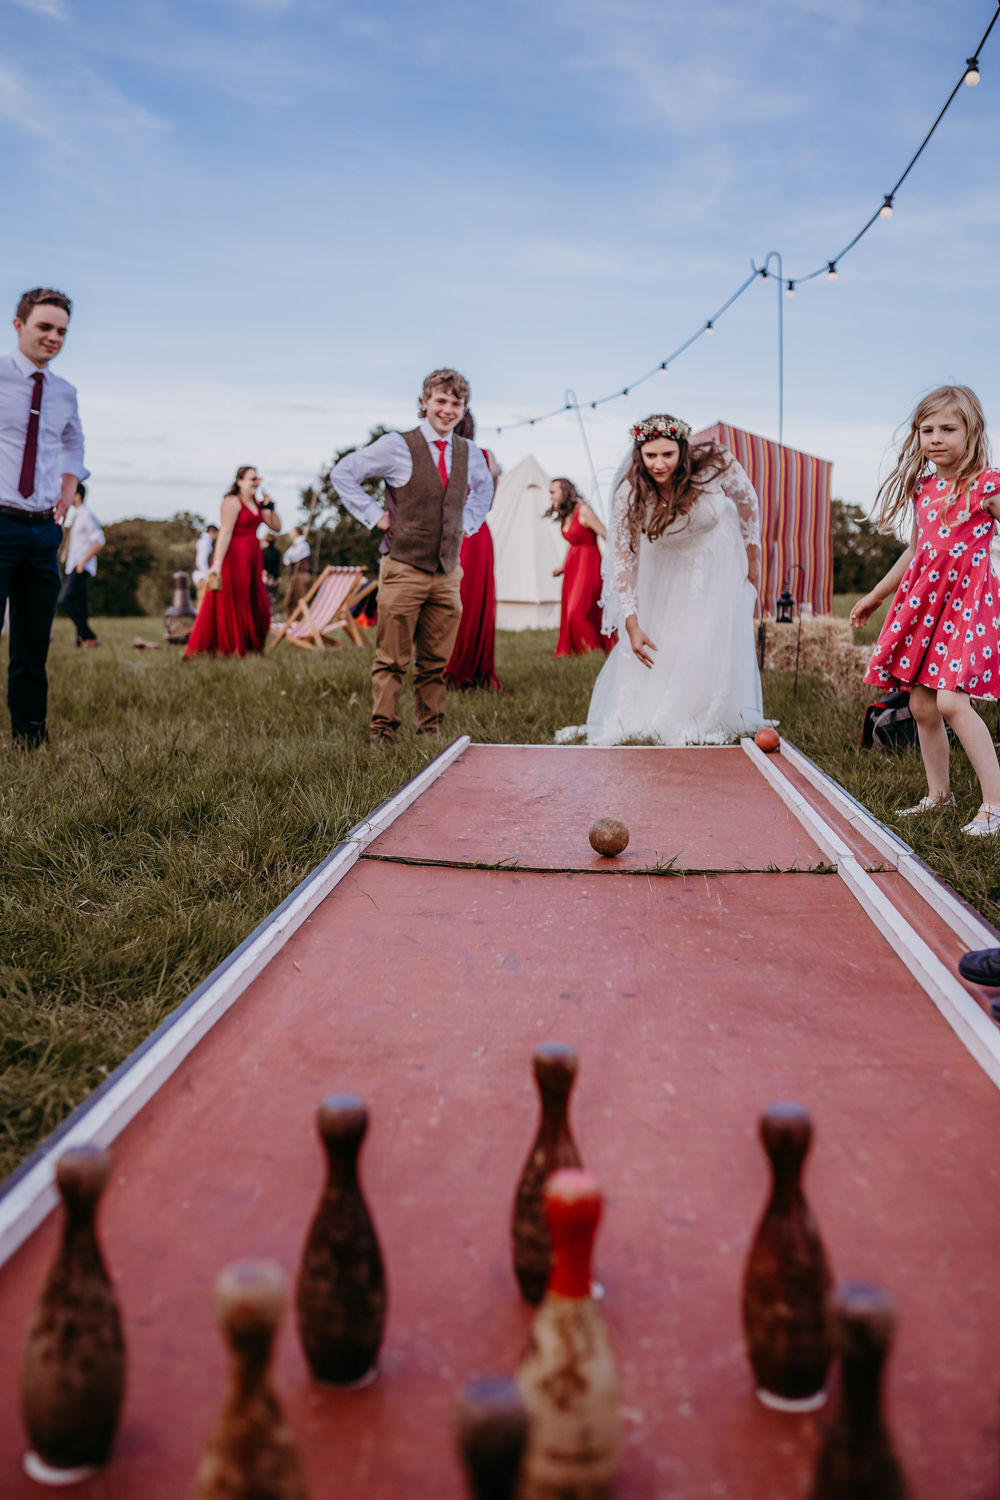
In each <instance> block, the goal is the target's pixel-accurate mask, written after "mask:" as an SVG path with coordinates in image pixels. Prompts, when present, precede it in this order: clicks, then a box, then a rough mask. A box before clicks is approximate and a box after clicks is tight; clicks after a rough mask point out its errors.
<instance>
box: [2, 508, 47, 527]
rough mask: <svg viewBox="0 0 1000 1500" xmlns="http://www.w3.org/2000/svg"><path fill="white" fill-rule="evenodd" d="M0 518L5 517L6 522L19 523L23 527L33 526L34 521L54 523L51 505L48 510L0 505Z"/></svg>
mask: <svg viewBox="0 0 1000 1500" xmlns="http://www.w3.org/2000/svg"><path fill="white" fill-rule="evenodd" d="M0 516H5V517H6V518H7V520H8V521H20V522H21V524H22V525H23V526H33V525H34V524H35V523H36V521H54V520H55V511H54V510H53V509H52V506H51V505H50V506H49V508H48V510H26V509H25V508H24V506H23V505H0Z"/></svg>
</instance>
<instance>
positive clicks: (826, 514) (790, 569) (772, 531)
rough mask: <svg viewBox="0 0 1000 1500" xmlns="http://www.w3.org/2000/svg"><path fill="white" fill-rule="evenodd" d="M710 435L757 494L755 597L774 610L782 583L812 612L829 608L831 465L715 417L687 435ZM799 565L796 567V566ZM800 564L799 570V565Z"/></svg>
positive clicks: (822, 612) (769, 610)
mask: <svg viewBox="0 0 1000 1500" xmlns="http://www.w3.org/2000/svg"><path fill="white" fill-rule="evenodd" d="M705 438H712V439H713V440H714V441H715V442H717V443H720V444H721V445H722V447H724V448H728V449H729V451H730V453H732V455H733V457H734V458H736V459H737V460H738V461H739V462H740V463H741V464H742V465H743V467H744V469H746V471H747V473H748V474H749V476H750V482H751V483H752V485H753V487H754V489H755V490H756V491H757V494H758V495H759V496H760V505H761V517H760V522H761V525H760V537H761V547H762V550H763V554H764V556H763V564H764V566H763V576H762V578H761V589H760V597H761V602H762V604H763V608H764V611H765V613H767V614H769V615H773V614H774V612H775V600H776V599H777V597H778V595H779V594H780V593H781V590H782V588H783V587H784V586H785V584H786V583H787V584H788V586H789V590H790V592H791V593H792V595H793V596H794V598H795V601H796V603H797V604H799V603H801V604H807V605H811V606H812V609H813V613H814V614H817V615H828V614H830V613H832V611H833V550H832V543H831V535H830V476H831V474H832V471H833V465H832V464H831V463H828V462H827V460H826V459H823V458H813V457H812V455H811V454H809V453H800V452H799V451H798V450H797V449H796V448H785V447H782V446H781V445H780V444H779V443H772V442H769V441H768V439H767V438H762V437H758V436H757V435H756V433H753V432H744V431H743V430H742V429H741V428H739V427H730V426H729V425H728V424H727V423H726V422H716V423H715V425H714V426H712V427H706V428H704V429H703V430H702V431H701V432H698V433H696V434H695V435H694V437H693V438H692V442H698V441H700V440H703V439H705ZM795 564H798V565H799V566H798V567H795ZM800 568H801V569H802V571H801V572H800V571H799V569H800Z"/></svg>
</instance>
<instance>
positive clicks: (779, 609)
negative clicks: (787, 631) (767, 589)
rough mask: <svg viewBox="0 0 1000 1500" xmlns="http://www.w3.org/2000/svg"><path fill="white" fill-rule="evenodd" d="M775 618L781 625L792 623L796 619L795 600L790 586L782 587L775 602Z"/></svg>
mask: <svg viewBox="0 0 1000 1500" xmlns="http://www.w3.org/2000/svg"><path fill="white" fill-rule="evenodd" d="M774 618H775V620H776V622H777V623H778V624H779V625H791V623H792V621H793V620H794V619H795V600H794V599H793V598H792V596H791V594H790V593H789V592H788V586H787V584H786V586H785V587H784V588H783V589H782V591H781V593H780V594H779V595H778V598H777V602H776V603H775V609H774Z"/></svg>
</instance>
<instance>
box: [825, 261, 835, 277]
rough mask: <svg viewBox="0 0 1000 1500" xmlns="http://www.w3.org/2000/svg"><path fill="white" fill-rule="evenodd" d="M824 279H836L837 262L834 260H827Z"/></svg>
mask: <svg viewBox="0 0 1000 1500" xmlns="http://www.w3.org/2000/svg"><path fill="white" fill-rule="evenodd" d="M826 279H827V281H836V279H837V262H836V261H835V260H830V261H827V264H826Z"/></svg>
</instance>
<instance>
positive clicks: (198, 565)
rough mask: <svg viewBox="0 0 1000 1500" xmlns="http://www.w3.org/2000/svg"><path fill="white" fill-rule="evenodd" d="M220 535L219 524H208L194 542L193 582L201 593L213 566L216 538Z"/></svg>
mask: <svg viewBox="0 0 1000 1500" xmlns="http://www.w3.org/2000/svg"><path fill="white" fill-rule="evenodd" d="M218 535H219V528H218V526H206V527H205V530H204V531H203V532H202V534H201V536H200V537H199V538H198V540H197V541H196V542H195V544H194V570H193V572H192V574H191V582H192V583H193V584H194V586H195V589H196V590H197V591H198V592H199V593H200V591H201V586H202V584H203V583H204V582H205V579H206V578H207V577H208V575H209V572H210V570H211V567H212V553H213V551H214V550H215V538H216V537H217V536H218Z"/></svg>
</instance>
